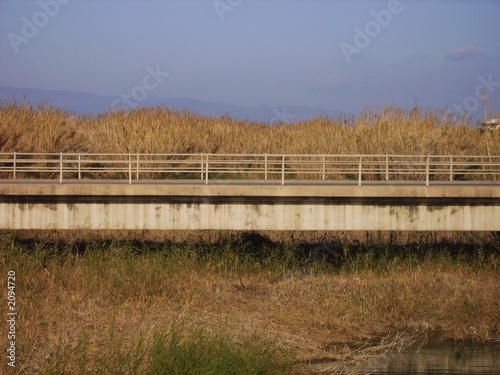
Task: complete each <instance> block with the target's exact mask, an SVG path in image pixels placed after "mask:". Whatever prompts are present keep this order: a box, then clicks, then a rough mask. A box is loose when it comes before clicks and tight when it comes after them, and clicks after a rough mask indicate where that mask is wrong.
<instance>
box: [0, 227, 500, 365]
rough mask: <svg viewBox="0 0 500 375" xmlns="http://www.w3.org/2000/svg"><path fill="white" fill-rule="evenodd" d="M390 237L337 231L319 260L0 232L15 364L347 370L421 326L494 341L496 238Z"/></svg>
mask: <svg viewBox="0 0 500 375" xmlns="http://www.w3.org/2000/svg"><path fill="white" fill-rule="evenodd" d="M398 236H399V237H398V238H395V237H394V234H391V236H390V238H386V239H380V240H379V239H376V238H375V237H366V238H365V239H364V240H362V242H361V243H358V242H357V241H352V242H350V243H349V242H348V238H349V235H346V237H345V238H344V239H343V243H344V248H343V250H342V251H341V250H339V251H338V252H337V253H335V255H334V256H333V257H328V258H327V259H326V260H323V259H321V255H322V253H321V251H319V252H317V251H312V252H311V251H309V250H310V249H309V247H310V246H309V245H307V244H302V245H300V244H298V243H295V244H294V243H291V242H288V243H272V242H268V241H264V242H263V243H262V242H260V241H248V240H241V241H238V240H235V239H233V240H227V239H226V240H221V241H217V242H215V243H209V242H200V241H198V242H197V243H177V244H175V243H174V244H172V243H168V242H164V243H160V242H142V241H135V242H132V241H124V242H122V241H117V240H115V241H102V240H90V241H88V242H85V243H84V242H77V243H64V242H58V243H50V242H46V241H32V240H29V241H27V240H23V241H21V240H19V239H15V238H14V237H13V236H12V234H4V235H3V236H2V241H1V247H2V249H1V254H2V255H1V258H0V273H1V274H3V275H7V271H8V270H14V271H15V272H16V281H17V285H16V293H17V301H18V302H17V308H18V312H19V317H18V325H17V350H18V361H19V366H21V367H20V368H24V369H25V371H26V373H30V374H31V373H51V374H54V373H71V374H73V373H74V374H84V373H108V374H118V373H123V374H130V373H140V374H143V373H146V374H148V373H149V374H159V373H190V374H195V373H196V374H198V373H200V374H201V373H210V372H209V371H208V369H209V368H210V369H212V370H214V371H215V373H220V374H222V373H235V374H236V373H245V374H252V373H254V374H258V373H262V374H288V373H292V372H300V371H307V369H308V367H307V364H308V363H311V362H312V363H315V362H317V361H322V360H325V361H333V362H332V363H336V365H337V366H339V367H342V366H348V367H347V368H350V369H352V367H350V366H352V365H353V362H355V361H356V360H357V359H359V358H362V357H363V356H365V355H367V354H370V353H372V354H373V353H374V352H375V351H376V350H387V349H390V348H397V347H399V346H404V345H406V344H408V343H410V342H411V341H412V340H414V339H416V338H422V337H424V336H425V335H427V334H436V333H437V334H439V335H440V336H442V337H444V338H450V339H456V340H477V341H496V342H500V305H499V296H500V278H499V275H500V262H499V259H500V258H499V255H500V254H499V251H500V244H499V240H498V237H494V236H490V235H484V236H482V238H480V239H478V238H476V239H475V240H472V239H471V238H468V237H467V236H463V235H459V234H456V235H455V237H453V236H452V237H450V238H448V240H446V241H442V242H440V241H435V238H427V237H424V236H423V235H422V234H413V235H409V234H399V235H398ZM408 236H409V237H408ZM380 241H382V242H380ZM472 241H473V242H474V243H473V244H472V245H471V244H470V243H471V242H472ZM391 243H392V244H391ZM5 279H6V277H2V279H1V282H0V285H1V287H2V290H6V286H5V281H6V280H5ZM4 328H5V325H2V331H3V330H4ZM1 342H2V343H3V344H2V347H5V346H6V334H2V341H1ZM2 362H4V361H3V360H2ZM331 365H332V364H330V366H331ZM234 366H236V367H237V369H238V370H241V372H238V371H236V370H234V372H233V370H231V369H233V368H234ZM167 369H168V371H167ZM175 369H178V371H179V372H175ZM189 369H191V370H189ZM343 369H345V367H344V368H343ZM228 371H229V372H228Z"/></svg>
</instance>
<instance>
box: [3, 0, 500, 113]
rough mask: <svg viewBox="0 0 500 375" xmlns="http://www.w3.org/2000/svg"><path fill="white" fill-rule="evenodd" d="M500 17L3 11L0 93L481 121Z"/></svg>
mask: <svg viewBox="0 0 500 375" xmlns="http://www.w3.org/2000/svg"><path fill="white" fill-rule="evenodd" d="M499 16H500V1H498V0H489V1H487V0H474V1H473V0H470V1H465V0H443V1H439V0H434V1H431V0H400V1H398V0H387V1H379V0H366V1H362V0H346V1H341V0H162V1H160V0H135V1H133V0H36V1H32V0H0V86H9V87H22V88H24V87H28V88H39V89H51V90H54V89H55V90H73V91H84V92H91V93H94V94H99V95H110V96H116V97H118V98H119V97H120V96H121V95H123V94H126V95H130V94H131V93H132V91H133V90H134V88H137V87H138V86H139V87H143V88H144V87H146V88H147V90H145V89H143V90H142V91H140V90H139V91H137V90H136V91H135V94H137V95H138V94H141V93H142V94H144V93H146V94H147V96H151V97H190V98H194V99H200V100H204V101H217V102H226V103H230V104H235V105H241V106H253V105H260V104H266V105H270V106H284V105H306V106H311V107H321V108H326V109H335V110H341V111H344V112H348V113H358V112H359V111H360V110H361V109H362V108H364V107H367V106H372V107H376V106H381V105H396V106H400V107H408V108H411V107H413V105H414V103H415V100H417V102H418V103H419V105H421V106H422V107H424V108H428V107H429V108H435V109H441V108H444V107H449V108H450V109H451V110H454V111H459V110H469V112H472V113H474V114H476V115H477V116H479V115H481V114H482V98H481V97H482V95H483V94H485V93H487V94H488V105H489V107H491V108H492V109H493V111H494V112H497V111H500V39H499V35H500V22H499V21H500V18H499ZM151 70H153V71H156V72H157V79H156V80H151V77H150V78H147V76H148V75H151ZM145 79H146V81H145ZM480 99H481V100H480Z"/></svg>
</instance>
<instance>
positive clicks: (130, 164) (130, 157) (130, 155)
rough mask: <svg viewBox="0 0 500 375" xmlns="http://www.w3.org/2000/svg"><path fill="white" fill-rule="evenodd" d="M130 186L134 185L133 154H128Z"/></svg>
mask: <svg viewBox="0 0 500 375" xmlns="http://www.w3.org/2000/svg"><path fill="white" fill-rule="evenodd" d="M128 184H129V185H131V184H132V154H128Z"/></svg>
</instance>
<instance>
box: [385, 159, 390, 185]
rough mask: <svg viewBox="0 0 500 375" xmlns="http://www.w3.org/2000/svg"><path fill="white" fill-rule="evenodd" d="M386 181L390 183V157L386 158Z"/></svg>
mask: <svg viewBox="0 0 500 375" xmlns="http://www.w3.org/2000/svg"><path fill="white" fill-rule="evenodd" d="M385 180H386V181H389V156H386V157H385Z"/></svg>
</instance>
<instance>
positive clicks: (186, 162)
mask: <svg viewBox="0 0 500 375" xmlns="http://www.w3.org/2000/svg"><path fill="white" fill-rule="evenodd" d="M6 155H7V157H6ZM47 155H49V156H47ZM0 157H1V159H0V176H1V177H2V178H3V179H2V180H0V228H1V229H151V230H158V229H159V230H202V229H215V230H413V231H427V230H443V231H451V230H452V231H500V184H499V183H498V182H497V181H496V179H497V178H498V176H499V175H500V157H491V156H481V157H469V156H467V157H463V156H439V157H436V156H433V157H430V156H394V155H347V156H346V155H285V156H283V155H207V154H198V155H161V156H159V155H154V156H153V155H138V154H133V155H132V154H127V155H114V156H113V157H111V156H110V155H105V156H103V155H85V154H44V155H40V154H29V155H27V156H26V155H22V154H16V155H14V154H3V155H2V154H0ZM14 175H15V178H14ZM179 177H185V178H183V179H179ZM186 177H187V178H188V179H186ZM221 177H223V178H224V179H221Z"/></svg>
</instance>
